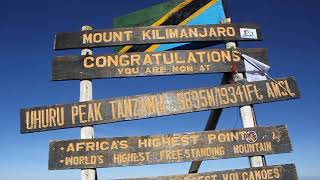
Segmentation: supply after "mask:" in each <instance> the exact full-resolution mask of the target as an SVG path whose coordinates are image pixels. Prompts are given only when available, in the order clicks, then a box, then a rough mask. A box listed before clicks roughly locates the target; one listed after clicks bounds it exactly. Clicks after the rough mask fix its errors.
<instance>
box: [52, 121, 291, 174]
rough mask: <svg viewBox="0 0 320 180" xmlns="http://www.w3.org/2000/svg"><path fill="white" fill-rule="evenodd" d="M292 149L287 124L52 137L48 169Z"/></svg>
mask: <svg viewBox="0 0 320 180" xmlns="http://www.w3.org/2000/svg"><path fill="white" fill-rule="evenodd" d="M291 151H292V147H291V143H290V139H289V136H288V130H287V127H286V126H276V127H256V128H248V129H237V130H235V129H234V130H227V131H205V132H193V133H182V134H166V135H158V136H140V137H114V138H101V139H87V140H83V139H82V140H68V141H52V142H50V147H49V169H50V170H60V169H82V168H102V167H122V166H138V165H147V164H162V163H178V162H188V161H194V160H209V159H224V158H235V157H248V156H256V155H267V154H277V153H289V152H291Z"/></svg>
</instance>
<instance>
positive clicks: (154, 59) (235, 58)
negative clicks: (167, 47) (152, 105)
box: [52, 48, 267, 80]
mask: <svg viewBox="0 0 320 180" xmlns="http://www.w3.org/2000/svg"><path fill="white" fill-rule="evenodd" d="M242 53H243V54H246V55H249V56H251V57H253V58H255V59H258V60H261V61H262V62H263V63H267V62H266V61H267V50H266V49H261V48H256V49H237V50H233V51H232V50H226V49H208V50H194V51H191V50H186V51H164V52H135V53H128V54H109V55H97V56H58V57H55V58H54V60H53V64H52V79H53V80H75V79H97V78H113V77H135V76H155V75H172V74H197V73H214V72H230V71H232V69H233V70H234V68H232V67H235V69H237V70H238V72H244V71H245V66H244V62H243V60H242V58H241V54H242Z"/></svg>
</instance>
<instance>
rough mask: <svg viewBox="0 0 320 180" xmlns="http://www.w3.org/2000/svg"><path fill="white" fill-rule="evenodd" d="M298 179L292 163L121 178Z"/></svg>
mask: <svg viewBox="0 0 320 180" xmlns="http://www.w3.org/2000/svg"><path fill="white" fill-rule="evenodd" d="M154 179H157V180H229V179H230V180H232V179H233V180H235V179H236V180H258V179H263V180H275V179H277V180H298V176H297V170H296V166H295V165H294V164H285V165H275V166H266V167H258V168H246V169H235V170H227V171H217V172H206V173H199V174H185V175H173V176H158V177H145V178H130V179H123V180H154Z"/></svg>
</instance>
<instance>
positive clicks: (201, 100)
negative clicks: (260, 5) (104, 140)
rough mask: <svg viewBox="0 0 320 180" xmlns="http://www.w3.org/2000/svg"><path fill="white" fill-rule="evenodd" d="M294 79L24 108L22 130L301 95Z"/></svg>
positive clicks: (111, 121) (216, 107) (108, 120)
mask: <svg viewBox="0 0 320 180" xmlns="http://www.w3.org/2000/svg"><path fill="white" fill-rule="evenodd" d="M299 97H300V93H299V90H298V87H297V85H296V82H295V80H294V79H293V78H283V79H276V80H274V81H273V80H268V81H259V82H250V83H243V84H228V85H221V86H216V87H204V88H197V89H188V90H178V91H168V92H162V93H156V94H143V95H136V96H125V97H117V98H110V99H102V100H94V101H87V102H76V103H72V104H64V105H51V106H44V107H34V108H26V109H22V110H21V112H20V113H21V114H20V118H21V133H31V132H37V131H47V130H53V129H64V128H72V127H79V126H88V125H97V124H105V123H113V122H119V121H127V120H134V119H143V118H149V117H158V116H166V115H173V114H181V113H189V112H195V111H204V110H209V109H218V108H227V107H234V106H243V105H249V104H257V103H267V102H273V101H281V100H289V99H295V98H299Z"/></svg>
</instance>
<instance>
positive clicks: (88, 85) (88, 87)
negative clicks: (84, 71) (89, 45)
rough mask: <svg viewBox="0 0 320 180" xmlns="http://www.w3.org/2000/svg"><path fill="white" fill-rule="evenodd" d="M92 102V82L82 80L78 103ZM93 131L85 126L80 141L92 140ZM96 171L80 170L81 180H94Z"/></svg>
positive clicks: (85, 50) (88, 52)
mask: <svg viewBox="0 0 320 180" xmlns="http://www.w3.org/2000/svg"><path fill="white" fill-rule="evenodd" d="M82 30H83V31H86V30H92V27H90V26H83V27H82ZM92 54H93V53H92V50H91V49H82V50H81V55H92ZM91 100H92V81H91V80H82V81H80V98H79V101H80V102H83V101H91ZM93 138H94V129H93V126H85V127H82V128H81V139H93ZM96 173H97V172H96V169H82V170H81V180H96V177H97V174H96Z"/></svg>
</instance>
